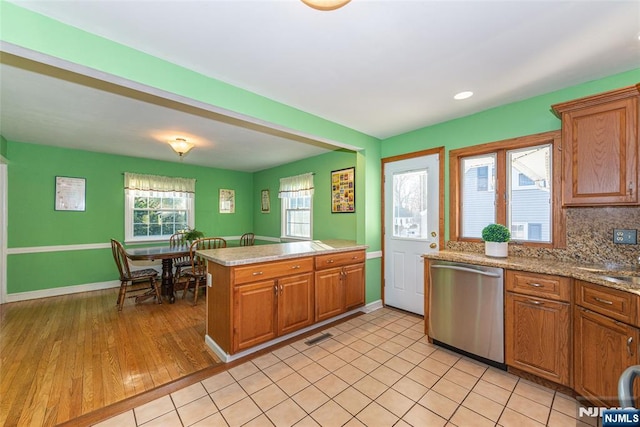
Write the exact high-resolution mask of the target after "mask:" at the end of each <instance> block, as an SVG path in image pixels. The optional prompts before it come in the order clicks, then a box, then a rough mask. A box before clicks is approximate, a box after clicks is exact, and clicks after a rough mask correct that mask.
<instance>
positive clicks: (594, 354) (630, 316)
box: [573, 280, 640, 406]
mask: <svg viewBox="0 0 640 427" xmlns="http://www.w3.org/2000/svg"><path fill="white" fill-rule="evenodd" d="M575 300H576V305H575V306H574V310H573V312H574V324H575V331H574V369H575V386H574V389H575V391H576V392H577V393H578V394H580V395H581V396H584V397H586V398H587V399H589V401H590V402H591V403H593V404H596V405H601V406H618V404H619V403H618V379H619V378H620V374H622V372H623V371H624V370H625V369H626V368H628V367H629V366H632V365H637V364H638V363H640V358H639V357H638V339H639V337H640V332H639V330H638V328H637V308H638V304H637V295H633V294H631V293H629V292H624V291H619V290H616V289H611V288H604V289H603V287H601V286H598V285H594V284H591V283H588V282H583V281H580V280H577V281H576V283H575ZM638 383H639V381H636V382H635V392H634V395H635V396H639V395H640V386H639V384H638Z"/></svg>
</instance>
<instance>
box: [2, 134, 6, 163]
mask: <svg viewBox="0 0 640 427" xmlns="http://www.w3.org/2000/svg"><path fill="white" fill-rule="evenodd" d="M0 157H4V158H5V159H6V158H7V140H6V139H5V138H4V137H3V136H2V135H0Z"/></svg>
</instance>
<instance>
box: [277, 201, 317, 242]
mask: <svg viewBox="0 0 640 427" xmlns="http://www.w3.org/2000/svg"><path fill="white" fill-rule="evenodd" d="M282 206H283V213H282V215H283V224H282V225H283V226H282V230H283V237H295V238H300V239H310V238H311V196H309V197H296V198H290V199H288V198H285V199H282Z"/></svg>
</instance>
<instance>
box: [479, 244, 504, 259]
mask: <svg viewBox="0 0 640 427" xmlns="http://www.w3.org/2000/svg"><path fill="white" fill-rule="evenodd" d="M484 254H485V255H486V256H492V257H496V258H506V257H507V256H508V255H509V244H508V243H507V242H484Z"/></svg>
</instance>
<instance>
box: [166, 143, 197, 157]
mask: <svg viewBox="0 0 640 427" xmlns="http://www.w3.org/2000/svg"><path fill="white" fill-rule="evenodd" d="M168 142H169V145H171V148H173V151H175V152H176V153H178V156H180V160H182V156H184V155H185V154H187V153H188V152H189V150H191V149H192V148H193V143H191V142H189V141H187V140H186V139H184V138H175V139H172V140H171V141H168Z"/></svg>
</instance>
